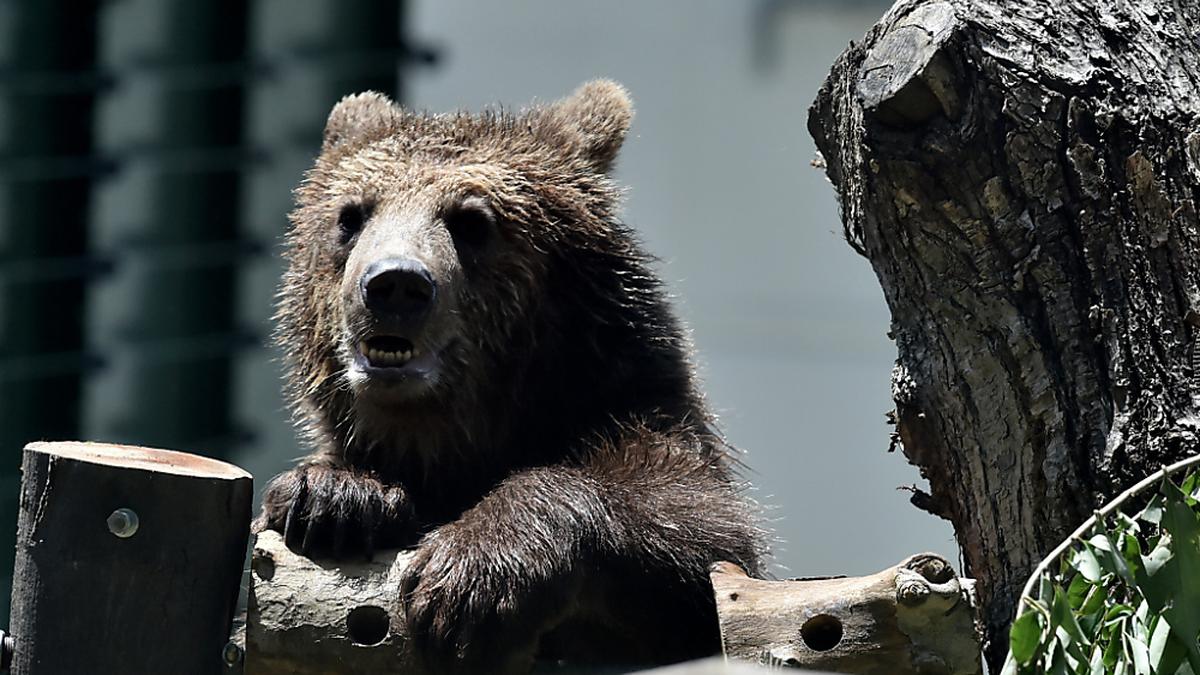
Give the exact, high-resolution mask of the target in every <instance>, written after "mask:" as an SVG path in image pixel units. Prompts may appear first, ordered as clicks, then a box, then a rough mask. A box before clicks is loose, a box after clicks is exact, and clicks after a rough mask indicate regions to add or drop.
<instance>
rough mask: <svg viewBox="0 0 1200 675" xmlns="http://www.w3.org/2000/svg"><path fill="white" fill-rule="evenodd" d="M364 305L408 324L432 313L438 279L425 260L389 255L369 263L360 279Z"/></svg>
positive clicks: (379, 315)
mask: <svg viewBox="0 0 1200 675" xmlns="http://www.w3.org/2000/svg"><path fill="white" fill-rule="evenodd" d="M358 287H359V292H360V293H361V295H362V302H363V305H364V306H365V307H366V308H367V310H368V311H370V312H371V313H372V314H374V315H375V317H376V319H379V320H383V321H386V322H388V323H397V324H402V325H405V326H406V327H409V328H415V327H416V325H417V324H418V323H419V322H420V321H421V320H422V319H424V318H425V316H426V315H428V314H429V310H430V308H431V307H432V306H433V301H434V298H435V297H436V296H437V283H436V282H435V281H434V280H433V275H432V274H431V273H430V272H429V268H428V267H426V266H425V265H424V263H422V262H420V261H419V260H415V259H413V258H386V259H384V260H377V261H375V262H373V263H371V265H369V266H368V267H367V270H366V271H365V272H363V275H362V277H361V278H360V279H359V284H358Z"/></svg>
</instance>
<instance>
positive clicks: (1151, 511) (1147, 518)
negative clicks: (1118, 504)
mask: <svg viewBox="0 0 1200 675" xmlns="http://www.w3.org/2000/svg"><path fill="white" fill-rule="evenodd" d="M1162 513H1163V507H1162V497H1159V496H1155V497H1154V498H1153V499H1151V500H1150V503H1148V504H1146V508H1144V509H1142V512H1141V513H1139V514H1138V520H1141V521H1144V522H1147V523H1151V524H1153V525H1158V524H1159V523H1160V522H1162Z"/></svg>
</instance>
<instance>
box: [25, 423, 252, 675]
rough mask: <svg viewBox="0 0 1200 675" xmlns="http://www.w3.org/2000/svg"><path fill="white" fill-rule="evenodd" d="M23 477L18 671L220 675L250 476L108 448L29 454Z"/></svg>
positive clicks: (51, 446) (205, 462)
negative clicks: (208, 674)
mask: <svg viewBox="0 0 1200 675" xmlns="http://www.w3.org/2000/svg"><path fill="white" fill-rule="evenodd" d="M21 469H22V472H23V481H22V486H21V507H20V513H19V514H18V528H17V558H16V568H15V573H14V583H13V596H12V617H11V628H12V637H13V638H14V641H15V654H14V655H13V660H12V672H13V673H15V674H16V675H47V674H57V673H122V674H123V675H143V674H144V675H151V674H154V675H159V674H161V673H180V674H191V673H195V674H197V675H199V674H207V673H212V674H215V673H221V672H223V669H224V668H225V664H224V661H223V659H222V650H223V648H224V647H225V645H226V643H227V642H228V640H229V627H230V621H231V619H232V616H233V612H234V608H235V606H236V602H237V595H238V587H239V582H240V580H241V575H242V564H243V561H244V559H245V551H246V541H247V538H248V537H249V527H250V502H251V497H252V493H253V488H252V484H251V483H252V481H251V477H250V474H248V473H246V472H245V471H243V470H242V469H239V468H238V467H236V466H233V465H231V464H226V463H224V462H219V461H216V460H213V459H208V458H205V457H198V456H195V455H189V454H185V453H181V452H171V451H168V450H151V449H147V448H139V447H132V446H120V445H107V444H100V443H31V444H30V445H28V446H26V448H25V454H24V461H23V463H22V467H21Z"/></svg>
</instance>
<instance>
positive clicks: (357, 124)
mask: <svg viewBox="0 0 1200 675" xmlns="http://www.w3.org/2000/svg"><path fill="white" fill-rule="evenodd" d="M402 115H403V112H402V111H401V110H400V108H398V107H397V106H396V104H395V103H392V100H391V99H389V98H388V97H387V96H384V95H383V94H380V93H379V92H377V91H364V92H363V93H361V94H351V95H349V96H346V97H344V98H343V99H342V100H340V101H338V103H337V105H335V106H333V110H332V111H330V113H329V120H328V121H326V122H325V133H324V139H323V141H322V142H321V152H329V151H330V150H332V149H333V148H336V147H338V146H339V145H342V144H343V143H346V142H348V141H354V140H359V139H364V138H382V137H383V136H385V135H386V134H387V133H388V132H389V131H391V130H392V129H394V128H395V126H396V122H397V120H399V119H400V118H401V116H402Z"/></svg>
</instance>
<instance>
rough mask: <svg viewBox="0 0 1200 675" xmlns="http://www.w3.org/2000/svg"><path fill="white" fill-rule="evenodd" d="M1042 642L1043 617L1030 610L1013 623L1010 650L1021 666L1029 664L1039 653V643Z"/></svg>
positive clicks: (1009, 632)
mask: <svg viewBox="0 0 1200 675" xmlns="http://www.w3.org/2000/svg"><path fill="white" fill-rule="evenodd" d="M1041 641H1042V622H1041V615H1040V614H1038V612H1036V611H1034V610H1032V609H1030V610H1026V611H1025V613H1024V614H1022V615H1021V616H1018V617H1017V620H1016V621H1013V625H1012V628H1011V629H1009V631H1008V648H1009V650H1010V651H1011V652H1012V656H1013V658H1014V659H1016V660H1017V663H1019V664H1021V665H1026V664H1028V663H1029V662H1030V661H1031V660H1033V656H1034V654H1036V653H1037V648H1038V643H1040V642H1041Z"/></svg>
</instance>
